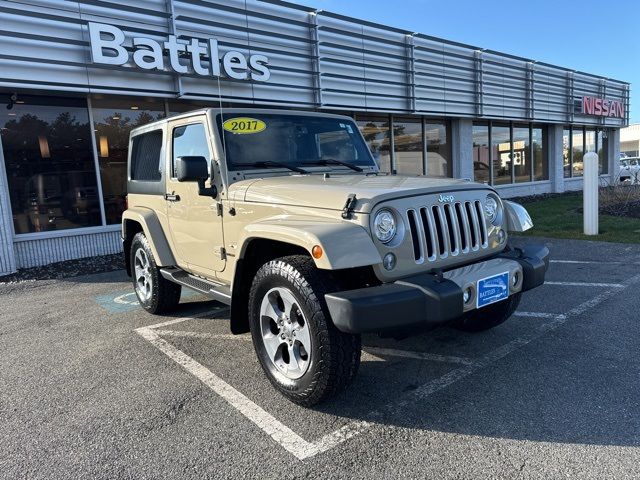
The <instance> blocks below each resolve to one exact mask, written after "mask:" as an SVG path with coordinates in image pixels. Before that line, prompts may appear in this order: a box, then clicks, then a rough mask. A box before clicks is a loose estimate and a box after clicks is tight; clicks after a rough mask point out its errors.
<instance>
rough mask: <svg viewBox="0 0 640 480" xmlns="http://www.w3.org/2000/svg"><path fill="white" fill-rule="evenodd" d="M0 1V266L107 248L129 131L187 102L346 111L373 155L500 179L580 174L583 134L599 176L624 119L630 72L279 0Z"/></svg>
mask: <svg viewBox="0 0 640 480" xmlns="http://www.w3.org/2000/svg"><path fill="white" fill-rule="evenodd" d="M310 1H313V0H310ZM389 8H394V7H393V6H392V5H390V7H389ZM355 13H356V15H357V12H355ZM0 18H1V19H2V20H1V24H2V28H1V29H0V47H1V48H0V104H1V105H0V129H1V134H0V275H2V274H6V273H10V272H12V271H15V270H16V269H18V268H26V267H33V266H38V265H43V264H47V263H51V262H58V261H63V260H68V259H74V258H82V257H88V256H96V255H103V254H109V253H116V252H118V251H120V249H121V244H120V238H119V222H120V216H121V213H122V211H123V209H124V208H125V205H126V180H127V178H126V176H127V174H126V162H127V153H128V152H127V146H128V136H129V132H130V131H131V129H132V128H134V127H137V126H140V125H144V124H145V123H148V122H150V121H153V120H156V119H160V118H164V117H166V116H168V115H172V114H175V113H179V112H184V111H188V110H191V109H195V108H199V107H202V106H211V107H215V108H219V107H220V106H224V107H232V106H237V107H242V106H247V107H258V108H293V109H301V110H313V111H326V112H331V113H341V114H347V115H350V116H353V117H354V118H355V119H356V121H357V124H358V126H359V127H360V128H361V130H362V132H363V134H364V137H365V139H366V141H367V143H368V145H369V147H370V149H371V151H372V153H373V155H374V157H375V159H376V161H377V162H378V165H379V167H380V169H381V170H382V171H385V172H390V173H391V174H404V175H426V176H428V177H454V178H469V179H474V180H476V181H479V182H487V183H489V184H491V185H494V186H495V187H496V188H497V189H498V191H499V192H500V193H501V195H503V196H507V197H508V196H520V195H531V194H539V193H546V192H562V191H566V190H577V189H581V188H582V155H583V154H584V153H585V152H588V151H593V152H597V153H598V155H599V159H600V173H601V175H602V176H603V179H605V180H606V179H611V178H612V176H613V175H615V171H616V169H617V168H618V166H617V161H618V156H619V150H620V128H621V127H624V126H625V125H627V124H628V115H629V84H628V83H625V82H622V81H618V80H613V79H610V78H605V77H602V76H598V75H593V74H590V73H584V72H579V71H575V70H571V69H568V68H564V67H559V66H555V65H549V64H546V63H542V62H537V61H534V60H530V59H527V58H521V57H517V56H514V55H511V54H506V53H500V52H496V51H492V50H487V49H483V48H479V47H475V46H471V45H465V44H462V43H458V42H455V41H450V40H444V39H441V38H435V37H432V36H429V35H428V34H423V33H415V32H411V31H406V30H402V29H399V28H394V27H389V26H385V25H379V24H375V23H372V22H368V21H363V20H358V19H357V18H351V17H346V16H343V15H338V14H335V13H331V12H327V11H324V10H316V9H313V8H309V7H303V6H300V5H295V4H291V3H288V2H284V1H277V0H246V1H245V0H139V1H136V2H116V1H110V0H80V1H68V0H24V1H11V0H8V1H3V2H1V3H0ZM567 57H568V59H569V57H570V50H567ZM5 107H6V108H5Z"/></svg>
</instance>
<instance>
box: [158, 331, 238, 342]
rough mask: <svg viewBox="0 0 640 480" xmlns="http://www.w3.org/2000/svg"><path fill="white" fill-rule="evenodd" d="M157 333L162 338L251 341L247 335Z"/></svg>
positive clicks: (183, 332) (182, 332)
mask: <svg viewBox="0 0 640 480" xmlns="http://www.w3.org/2000/svg"><path fill="white" fill-rule="evenodd" d="M154 330H155V332H156V333H157V334H158V335H160V336H162V337H191V338H205V339H225V340H251V337H249V336H247V335H233V334H232V333H204V332H187V331H184V330H156V329H155V328H154Z"/></svg>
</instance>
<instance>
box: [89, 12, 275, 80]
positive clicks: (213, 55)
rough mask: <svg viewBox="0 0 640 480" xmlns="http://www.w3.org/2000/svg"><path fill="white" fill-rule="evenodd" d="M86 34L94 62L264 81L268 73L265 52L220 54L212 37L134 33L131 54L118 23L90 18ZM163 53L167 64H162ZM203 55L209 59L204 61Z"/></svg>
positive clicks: (269, 73)
mask: <svg viewBox="0 0 640 480" xmlns="http://www.w3.org/2000/svg"><path fill="white" fill-rule="evenodd" d="M89 37H90V39H91V59H92V61H93V63H101V64H105V65H125V64H127V63H129V62H131V61H133V63H134V64H135V65H137V66H138V67H140V68H141V69H143V70H167V69H170V70H173V71H174V72H176V73H182V74H184V73H195V74H196V75H201V76H203V77H207V76H208V77H220V76H222V74H223V73H224V75H226V76H227V77H228V78H232V79H235V80H248V79H251V80H254V81H256V82H266V81H268V80H269V78H270V77H271V72H270V71H269V67H268V66H269V59H268V58H267V57H266V56H264V55H250V56H248V57H247V56H245V55H244V54H242V53H240V52H237V51H233V50H232V51H229V52H227V53H225V54H224V55H223V56H222V58H220V53H219V50H218V41H217V40H216V39H215V38H210V39H209V40H208V41H207V42H206V43H204V44H203V43H202V42H201V41H200V40H198V39H197V38H191V39H190V41H182V40H179V39H178V37H176V36H175V35H169V36H168V38H167V41H165V42H162V43H160V42H158V41H156V40H154V39H152V38H148V37H139V36H135V37H133V39H132V40H131V44H132V45H133V53H132V54H131V55H130V54H129V52H128V51H127V49H126V48H125V46H124V45H125V39H126V37H125V34H124V32H123V31H122V30H120V29H119V28H118V27H114V26H113V25H106V24H103V23H93V22H89ZM165 54H166V56H167V57H168V61H169V62H168V66H167V65H165ZM203 56H204V57H207V58H208V59H210V60H209V61H207V62H203ZM213 59H215V61H213ZM185 60H186V61H185Z"/></svg>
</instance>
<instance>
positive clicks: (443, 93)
mask: <svg viewBox="0 0 640 480" xmlns="http://www.w3.org/2000/svg"><path fill="white" fill-rule="evenodd" d="M171 2H172V3H171ZM245 5H246V8H245ZM168 7H172V8H168ZM172 10H173V12H174V16H173V18H172V17H171V14H170V12H171V11H172ZM88 21H96V22H102V23H109V24H113V25H116V26H118V27H119V28H121V29H123V30H124V31H125V32H126V33H127V35H128V38H129V39H130V38H131V35H132V34H136V33H137V34H140V35H144V36H147V37H152V38H155V39H157V40H159V41H162V40H164V39H165V37H166V35H168V34H169V33H173V32H172V28H173V25H174V24H175V28H176V33H177V34H178V35H181V36H182V37H184V38H188V37H197V38H201V39H203V40H204V39H207V38H210V37H216V38H217V39H218V40H219V43H220V51H221V54H224V52H226V51H229V50H231V49H234V50H239V51H241V52H243V53H245V54H247V55H249V54H257V53H259V54H264V55H267V56H268V57H269V59H270V69H271V72H272V76H271V79H270V81H269V82H267V83H260V82H254V83H251V82H247V81H230V80H229V79H223V80H222V81H220V84H218V82H217V80H216V79H214V78H203V77H198V76H196V75H189V74H187V75H182V76H181V77H180V79H179V80H178V77H177V75H175V74H173V73H172V72H170V71H162V72H157V71H156V72H152V71H143V70H140V69H137V68H136V67H135V66H133V65H127V66H124V67H108V66H103V65H92V64H90V59H89V57H90V55H89V42H88V33H87V26H86V24H87V22H88ZM316 24H317V31H316V30H315V29H314V25H316ZM315 35H317V40H315V39H314V36H315ZM129 41H130V40H129ZM0 47H1V48H0V87H1V86H5V87H11V88H28V87H32V88H38V89H46V90H64V91H82V92H93V93H100V92H101V93H120V94H141V95H147V96H161V97H168V98H171V97H176V96H178V95H179V94H182V98H186V99H200V100H214V99H217V97H218V88H219V89H220V92H221V94H222V96H223V97H224V98H223V99H224V100H227V101H230V102H235V103H255V104H261V105H265V104H266V105H269V104H271V105H287V106H294V107H303V108H331V109H346V110H371V111H393V112H403V113H420V114H433V115H439V116H442V115H447V116H460V117H487V118H496V119H500V118H504V119H513V120H534V121H541V122H571V121H575V122H579V123H585V124H600V125H609V126H622V125H624V124H625V123H626V121H627V120H628V106H629V101H628V97H629V90H628V85H627V84H625V83H623V82H618V81H615V80H610V79H602V78H600V77H596V76H592V75H587V74H583V73H579V72H575V73H574V72H571V71H569V70H566V69H563V68H560V67H555V66H551V65H547V64H542V63H534V62H531V61H529V60H527V59H522V58H517V57H513V56H510V55H505V54H502V53H499V52H493V51H481V50H480V49H477V48H475V47H472V46H468V45H462V44H459V43H456V42H451V41H447V40H442V39H438V38H433V37H430V36H427V35H421V34H416V35H413V34H410V32H405V31H403V30H400V29H395V28H391V27H384V26H381V25H376V24H372V23H370V22H365V21H361V20H357V19H353V18H348V17H344V16H341V15H336V14H332V13H329V12H324V11H322V12H317V15H316V12H314V11H313V10H312V9H308V8H306V7H300V6H297V5H292V4H289V3H287V2H276V1H273V0H247V2H245V1H244V0H225V1H213V0H168V1H166V0H142V1H137V2H115V1H107V0H82V1H78V2H75V1H67V0H22V1H18V0H15V1H4V2H2V3H1V4H0ZM580 95H591V96H606V97H607V98H609V99H611V100H619V101H622V102H624V104H625V105H626V107H627V109H626V110H627V119H624V120H620V119H614V118H607V119H602V118H597V117H587V116H579V115H576V114H575V113H574V108H573V105H574V99H576V98H578V97H579V96H580Z"/></svg>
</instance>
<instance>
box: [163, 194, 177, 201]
mask: <svg viewBox="0 0 640 480" xmlns="http://www.w3.org/2000/svg"><path fill="white" fill-rule="evenodd" d="M164 199H165V200H166V201H167V202H179V201H180V195H176V194H174V193H165V194H164Z"/></svg>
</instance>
